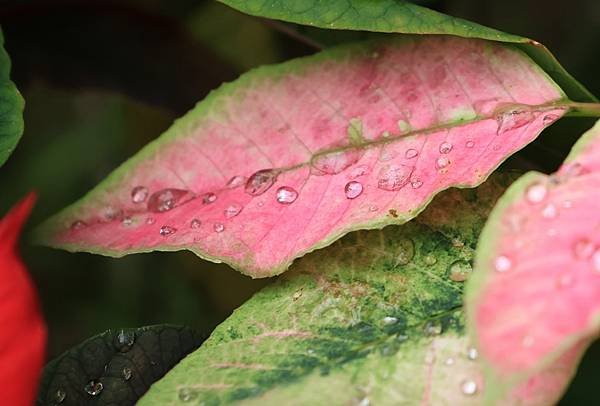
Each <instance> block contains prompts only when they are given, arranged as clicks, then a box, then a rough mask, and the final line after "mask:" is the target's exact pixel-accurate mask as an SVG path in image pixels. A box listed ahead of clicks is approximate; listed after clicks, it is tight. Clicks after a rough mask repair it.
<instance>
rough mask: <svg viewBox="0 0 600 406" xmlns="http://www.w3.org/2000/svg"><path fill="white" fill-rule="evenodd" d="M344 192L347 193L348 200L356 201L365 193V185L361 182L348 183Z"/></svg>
mask: <svg viewBox="0 0 600 406" xmlns="http://www.w3.org/2000/svg"><path fill="white" fill-rule="evenodd" d="M344 191H345V192H346V198H348V199H356V198H357V197H358V196H360V195H361V193H362V192H363V185H362V183H360V182H356V181H351V182H348V183H346V186H345V187H344Z"/></svg>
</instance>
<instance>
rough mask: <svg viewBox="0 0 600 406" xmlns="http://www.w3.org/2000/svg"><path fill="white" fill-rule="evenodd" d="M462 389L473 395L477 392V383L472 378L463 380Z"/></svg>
mask: <svg viewBox="0 0 600 406" xmlns="http://www.w3.org/2000/svg"><path fill="white" fill-rule="evenodd" d="M460 390H461V392H462V393H463V394H465V395H467V396H473V395H474V394H475V393H477V383H476V382H475V381H473V380H471V379H466V380H464V381H462V382H461V384H460Z"/></svg>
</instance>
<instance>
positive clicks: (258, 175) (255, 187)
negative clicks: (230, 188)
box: [244, 169, 279, 196]
mask: <svg viewBox="0 0 600 406" xmlns="http://www.w3.org/2000/svg"><path fill="white" fill-rule="evenodd" d="M278 174H279V172H277V171H275V170H273V169H263V170H260V171H258V172H255V173H254V174H253V175H252V176H250V178H248V181H247V182H246V186H245V187H244V191H245V192H246V193H248V194H249V195H252V196H260V195H262V194H263V193H265V192H266V191H267V190H269V189H270V188H271V186H273V184H274V183H275V181H276V180H277V175H278Z"/></svg>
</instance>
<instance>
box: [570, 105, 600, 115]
mask: <svg viewBox="0 0 600 406" xmlns="http://www.w3.org/2000/svg"><path fill="white" fill-rule="evenodd" d="M567 106H568V107H569V112H568V113H567V116H569V117H600V103H577V102H569V103H568V104H567Z"/></svg>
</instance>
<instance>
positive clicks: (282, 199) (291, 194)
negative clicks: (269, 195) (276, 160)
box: [277, 186, 298, 204]
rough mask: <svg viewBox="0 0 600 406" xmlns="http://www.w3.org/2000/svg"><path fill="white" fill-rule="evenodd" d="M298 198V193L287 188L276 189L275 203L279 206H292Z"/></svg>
mask: <svg viewBox="0 0 600 406" xmlns="http://www.w3.org/2000/svg"><path fill="white" fill-rule="evenodd" d="M297 198H298V192H296V190H295V189H293V188H291V187H289V186H282V187H280V188H279V189H277V202H279V203H281V204H292V203H294V202H295V201H296V199H297Z"/></svg>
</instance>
